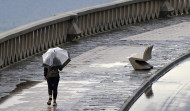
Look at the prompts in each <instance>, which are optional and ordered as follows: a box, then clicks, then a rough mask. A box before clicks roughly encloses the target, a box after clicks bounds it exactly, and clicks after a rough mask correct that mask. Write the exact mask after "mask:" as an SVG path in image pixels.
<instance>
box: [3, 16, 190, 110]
mask: <svg viewBox="0 0 190 111" xmlns="http://www.w3.org/2000/svg"><path fill="white" fill-rule="evenodd" d="M189 18H190V17H189V16H187V17H178V18H176V19H172V20H163V21H162V20H161V21H152V22H150V24H138V25H134V26H129V27H125V28H124V29H121V31H115V32H110V33H111V35H109V34H103V35H97V36H96V37H91V38H89V39H87V38H85V39H83V42H81V40H79V43H76V44H74V45H73V47H74V48H73V49H75V50H71V51H70V52H71V56H72V57H73V58H72V61H71V62H70V63H69V65H68V66H67V67H66V68H65V69H64V70H63V71H62V72H61V79H60V84H59V89H58V90H59V94H58V100H57V102H58V106H57V107H52V106H50V107H49V106H47V105H46V102H47V99H48V97H47V85H46V82H45V81H42V78H43V76H42V75H43V74H42V73H43V72H42V68H37V65H38V66H40V64H41V62H39V60H40V59H41V55H39V56H36V57H34V58H32V59H31V60H30V61H29V62H28V61H25V62H24V63H21V66H20V67H25V68H26V69H22V70H18V71H19V72H17V73H19V74H22V73H25V74H26V78H27V77H28V78H34V77H35V76H36V78H37V77H38V78H40V77H41V79H39V80H40V81H42V82H40V83H37V84H32V85H30V86H27V88H22V90H19V91H16V93H13V94H12V93H11V96H8V97H7V98H5V99H4V100H3V101H2V102H1V104H0V109H2V110H5V111H6V110H7V111H17V110H19V111H25V110H28V111H33V110H37V111H50V110H58V111H82V110H84V111H105V110H106V111H115V110H119V108H120V107H121V106H122V104H123V103H124V101H127V98H129V97H130V96H131V95H132V94H133V92H134V91H135V90H137V89H138V88H139V86H141V85H142V84H143V83H144V82H145V81H146V80H147V79H148V78H150V77H151V76H152V75H153V74H154V73H155V72H156V71H158V70H159V69H160V68H162V67H163V66H165V65H166V64H168V63H170V62H171V61H172V60H174V59H175V58H177V57H179V55H181V54H184V53H187V52H188V50H189V49H190V45H189V44H190V41H189V40H190V36H189V35H190V34H189V31H188V30H186V29H190V28H189V26H190V19H189ZM179 20H180V23H179ZM182 20H183V21H182ZM134 27H135V30H132V29H133V28H134ZM172 29H174V30H172ZM175 29H176V30H175ZM137 30H138V35H135V34H134V36H131V35H130V34H129V32H130V33H135V31H137ZM184 30H185V32H184ZM165 32H167V33H165ZM155 33H156V34H155ZM163 33H165V34H163ZM128 34H129V35H128ZM167 34H169V36H167ZM170 34H174V35H176V34H178V35H176V36H175V37H174V38H173V37H171V36H172V35H170ZM102 36H103V37H102ZM139 38H140V39H139ZM84 41H85V42H84ZM80 42H81V43H80ZM94 43H96V45H94ZM81 44H82V45H81ZM149 44H153V45H154V48H153V53H152V56H153V58H152V59H151V60H149V61H148V62H149V63H150V64H152V65H153V66H154V68H153V69H152V70H150V71H134V70H133V68H132V66H131V65H130V63H129V61H128V57H130V56H132V55H135V54H137V53H139V52H143V50H144V49H145V47H146V46H147V45H149ZM68 47H70V46H67V45H66V46H63V48H66V49H70V48H68ZM71 47H72V46H71ZM89 48H90V50H88V49H89ZM81 49H83V52H82V53H80V52H78V50H81ZM85 50H86V51H85ZM78 53H79V54H78ZM74 54H78V55H77V56H74ZM31 61H32V62H31ZM35 61H38V62H35ZM26 64H27V65H26ZM20 67H19V68H20ZM19 68H17V67H14V69H19ZM20 69H21V68H20ZM27 70H29V71H30V72H27ZM9 73H11V74H12V73H13V74H12V75H14V70H13V69H11V71H2V72H1V74H2V76H1V78H0V80H2V81H4V79H2V77H4V78H6V75H7V74H9ZM5 74H6V75H5ZM27 74H28V75H29V76H27ZM37 75H41V76H37ZM20 78H22V76H21V77H20ZM36 78H35V79H36ZM29 80H33V79H29ZM34 83H35V82H34ZM4 84H5V83H4ZM5 85H6V84H5ZM0 87H2V88H3V85H1V86H0Z"/></svg>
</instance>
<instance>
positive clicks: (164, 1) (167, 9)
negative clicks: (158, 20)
mask: <svg viewBox="0 0 190 111" xmlns="http://www.w3.org/2000/svg"><path fill="white" fill-rule="evenodd" d="M173 11H174V8H173V7H172V6H171V4H170V3H169V2H168V0H161V7H160V17H166V16H167V15H169V14H171V13H172V12H173Z"/></svg>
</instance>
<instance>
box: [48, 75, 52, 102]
mask: <svg viewBox="0 0 190 111" xmlns="http://www.w3.org/2000/svg"><path fill="white" fill-rule="evenodd" d="M47 84H48V94H49V100H48V102H47V104H48V105H51V101H52V91H53V86H52V79H51V78H48V79H47Z"/></svg>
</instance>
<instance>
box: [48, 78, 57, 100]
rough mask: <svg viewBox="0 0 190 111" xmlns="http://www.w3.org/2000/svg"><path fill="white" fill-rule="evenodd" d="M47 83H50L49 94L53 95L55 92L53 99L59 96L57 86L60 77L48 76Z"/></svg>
mask: <svg viewBox="0 0 190 111" xmlns="http://www.w3.org/2000/svg"><path fill="white" fill-rule="evenodd" d="M47 83H48V93H49V95H52V93H53V99H56V98H57V87H58V84H59V77H50V78H47Z"/></svg>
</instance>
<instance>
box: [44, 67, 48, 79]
mask: <svg viewBox="0 0 190 111" xmlns="http://www.w3.org/2000/svg"><path fill="white" fill-rule="evenodd" d="M47 73H48V68H44V79H45V80H46V77H47Z"/></svg>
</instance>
